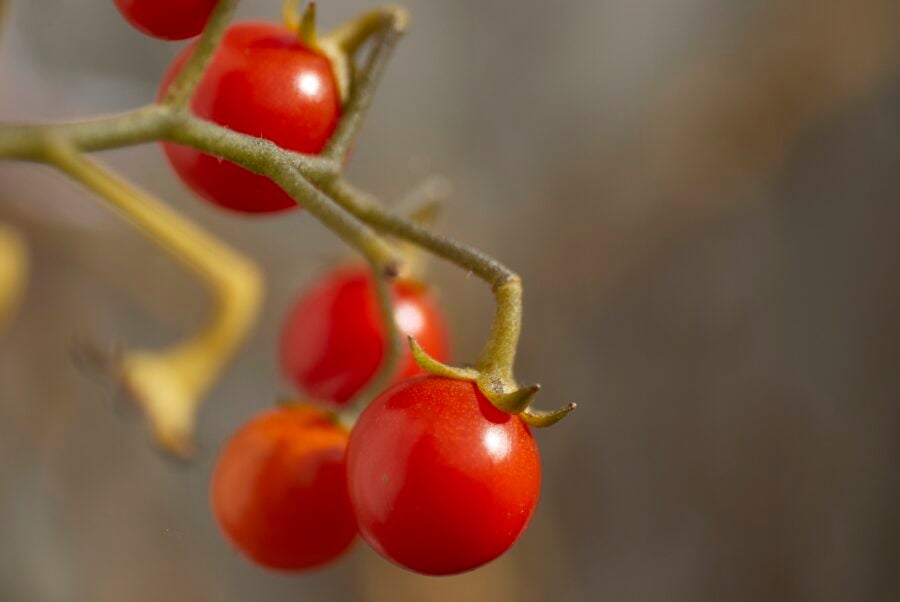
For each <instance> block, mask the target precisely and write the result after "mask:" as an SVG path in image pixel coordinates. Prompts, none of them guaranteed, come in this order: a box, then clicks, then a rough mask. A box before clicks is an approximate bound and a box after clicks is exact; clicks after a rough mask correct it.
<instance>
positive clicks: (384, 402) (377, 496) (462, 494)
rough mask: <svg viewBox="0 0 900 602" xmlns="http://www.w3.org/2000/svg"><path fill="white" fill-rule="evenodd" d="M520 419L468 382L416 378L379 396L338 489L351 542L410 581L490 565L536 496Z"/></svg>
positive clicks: (535, 471) (527, 436) (354, 441)
mask: <svg viewBox="0 0 900 602" xmlns="http://www.w3.org/2000/svg"><path fill="white" fill-rule="evenodd" d="M540 481H541V469H540V458H539V456H538V450H537V445H536V444H535V442H534V439H533V438H532V437H531V432H530V431H529V430H528V427H527V425H525V423H524V422H522V420H521V419H520V418H519V417H517V416H513V415H510V414H506V413H504V412H501V411H500V410H498V409H496V408H495V407H494V406H492V405H491V404H490V402H489V401H488V400H487V399H485V397H484V396H483V395H482V394H481V392H479V391H478V389H477V387H476V386H475V385H474V384H473V383H470V382H466V381H459V380H451V379H447V378H440V377H437V376H421V377H417V378H413V379H411V380H407V381H405V382H402V383H400V384H398V385H395V386H394V387H393V388H391V389H388V390H387V391H385V392H384V393H382V394H381V396H379V397H378V398H377V399H376V400H375V401H373V402H372V404H371V405H370V406H369V407H368V408H367V409H366V410H365V411H364V412H363V414H362V415H361V416H360V418H359V421H358V422H357V423H356V426H355V427H354V428H353V432H352V433H351V434H350V444H349V447H348V448H347V485H348V487H349V489H350V501H351V502H352V504H353V509H354V511H355V512H356V519H357V522H358V523H359V528H360V533H361V534H362V536H363V538H364V539H365V540H366V541H367V542H368V543H369V544H370V545H371V546H372V547H373V548H375V550H376V551H378V552H379V553H380V554H381V555H383V556H384V557H386V558H387V559H389V560H392V561H393V562H395V563H397V564H399V565H401V566H404V567H406V568H408V569H411V570H413V571H417V572H419V573H425V574H428V575H449V574H453V573H460V572H462V571H467V570H470V569H474V568H476V567H478V566H481V565H483V564H485V563H487V562H490V561H491V560H493V559H494V558H496V557H497V556H499V555H500V554H502V553H503V552H505V551H506V550H507V549H508V548H509V547H510V546H511V545H512V544H513V543H514V542H515V541H516V539H517V538H518V537H519V535H520V534H521V533H522V531H523V530H524V529H525V526H526V524H527V523H528V520H529V518H530V517H531V514H532V512H533V511H534V508H535V506H536V505H537V500H538V493H539V490H540Z"/></svg>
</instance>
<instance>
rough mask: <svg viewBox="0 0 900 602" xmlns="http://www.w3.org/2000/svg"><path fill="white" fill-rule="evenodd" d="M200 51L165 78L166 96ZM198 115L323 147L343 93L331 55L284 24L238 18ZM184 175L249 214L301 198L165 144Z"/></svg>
mask: <svg viewBox="0 0 900 602" xmlns="http://www.w3.org/2000/svg"><path fill="white" fill-rule="evenodd" d="M192 50H193V45H191V46H190V47H188V48H186V49H185V50H184V52H182V53H181V54H180V55H179V56H178V57H177V58H176V59H175V61H174V62H173V63H172V66H171V67H170V68H169V71H168V72H167V73H166V75H165V77H164V78H163V82H162V85H161V87H160V96H162V95H163V94H164V93H165V90H166V89H167V88H168V86H169V83H170V82H171V80H172V78H173V77H174V76H175V74H176V73H178V71H179V70H180V69H181V66H182V64H183V63H184V61H185V60H186V59H187V57H188V56H189V55H190V52H191V51H192ZM191 106H192V108H193V111H194V113H195V114H196V115H198V116H200V117H203V118H205V119H209V120H211V121H214V122H215V123H218V124H220V125H224V126H226V127H228V128H230V129H232V130H235V131H238V132H241V133H244V134H249V135H252V136H258V137H262V138H266V139H267V140H271V141H272V142H274V143H275V144H278V145H279V146H281V147H283V148H286V149H289V150H294V151H298V152H302V153H308V154H315V153H318V152H319V151H321V150H322V148H323V147H324V146H325V143H326V142H327V141H328V138H329V137H330V136H331V133H332V132H333V131H334V128H335V127H336V126H337V122H338V119H339V118H340V112H341V108H340V95H339V93H338V89H337V84H336V82H335V80H334V76H333V74H332V70H331V64H330V63H329V62H328V59H326V58H325V57H323V56H321V55H319V54H316V53H315V52H313V51H311V50H309V49H308V48H307V47H306V46H304V45H303V44H302V43H301V42H300V40H299V39H298V38H297V34H295V33H292V32H291V31H289V30H288V29H287V28H285V27H283V26H281V25H275V24H268V23H239V24H236V25H232V26H231V27H230V28H229V29H228V31H227V32H226V33H225V36H224V37H223V39H222V43H221V45H220V46H219V48H218V49H217V50H216V53H215V55H214V56H213V58H212V60H211V61H210V64H209V67H208V68H207V70H206V73H205V74H204V76H203V79H202V80H201V82H200V84H199V86H198V87H197V91H196V93H195V95H194V98H193V100H192V103H191ZM163 148H164V150H165V152H166V156H167V157H168V158H169V162H170V163H171V164H172V166H173V167H174V168H175V171H176V172H177V173H178V175H179V176H180V177H181V179H182V180H183V181H184V182H185V183H186V184H187V185H188V186H190V187H191V188H192V189H193V190H194V191H195V192H196V193H197V194H199V195H200V196H201V197H203V198H205V199H207V200H208V201H211V202H213V203H215V204H217V205H220V206H222V207H227V208H228V209H233V210H235V211H242V212H246V213H269V212H274V211H282V210H285V209H291V208H294V207H296V206H297V204H296V203H295V202H294V201H293V200H292V199H291V197H289V196H288V195H287V194H286V193H285V192H284V191H283V190H281V189H280V188H279V187H278V186H277V185H276V184H274V183H273V182H272V181H270V180H269V179H267V178H265V177H264V176H260V175H257V174H254V173H251V172H249V171H246V170H245V169H244V168H242V167H238V166H237V165H235V164H233V163H230V162H228V161H223V160H220V159H217V158H215V157H212V156H210V155H204V154H202V153H200V152H198V151H195V150H193V149H191V148H188V147H185V146H179V145H176V144H169V143H166V144H163Z"/></svg>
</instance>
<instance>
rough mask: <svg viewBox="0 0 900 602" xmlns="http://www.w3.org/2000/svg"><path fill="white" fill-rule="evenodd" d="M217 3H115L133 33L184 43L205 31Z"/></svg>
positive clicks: (177, 0)
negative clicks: (137, 32)
mask: <svg viewBox="0 0 900 602" xmlns="http://www.w3.org/2000/svg"><path fill="white" fill-rule="evenodd" d="M216 1H217V0H115V3H116V6H117V7H118V9H119V12H120V13H122V16H123V17H125V19H126V20H127V21H128V22H129V23H131V24H132V25H133V26H134V27H135V28H136V29H138V30H140V31H142V32H144V33H145V34H147V35H149V36H153V37H155V38H162V39H163V40H184V39H187V38H192V37H194V36H196V35H199V34H200V32H202V31H203V28H204V27H206V22H207V21H208V20H209V15H210V13H211V12H212V10H213V8H215V6H216Z"/></svg>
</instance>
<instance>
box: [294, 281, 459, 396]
mask: <svg viewBox="0 0 900 602" xmlns="http://www.w3.org/2000/svg"><path fill="white" fill-rule="evenodd" d="M391 290H392V293H393V296H394V317H395V319H396V321H397V327H398V329H399V330H400V331H401V332H403V333H404V334H406V335H410V336H413V337H415V338H416V340H417V341H418V342H419V344H420V345H422V347H423V348H424V349H425V350H426V351H428V352H429V353H430V354H431V355H432V356H433V357H435V358H437V359H439V360H442V361H443V360H446V359H447V355H448V342H447V340H448V337H447V331H446V326H445V321H444V317H443V315H442V314H441V311H440V309H439V307H438V305H437V302H436V301H435V299H434V297H433V296H432V295H431V294H430V293H429V292H428V289H427V288H426V287H425V286H424V285H423V284H421V283H419V282H415V281H411V280H403V279H398V280H395V281H394V282H393V283H391ZM386 346H387V343H386V333H385V328H384V325H383V324H382V319H381V314H380V312H379V307H378V300H377V297H376V293H375V285H374V283H373V281H372V274H371V271H370V270H369V269H368V268H367V267H366V266H346V267H342V268H340V269H337V270H334V271H332V272H331V273H329V274H327V275H325V276H324V277H323V278H321V279H320V280H318V281H317V282H316V283H315V284H313V286H312V287H311V288H310V289H309V290H308V291H306V292H305V293H304V294H302V295H301V296H300V297H299V298H298V299H297V301H296V302H295V303H294V305H293V307H292V308H291V309H290V311H289V313H288V316H287V319H286V320H285V323H284V326H283V328H282V331H281V344H280V353H279V356H280V362H281V369H282V372H283V373H284V375H285V376H286V377H287V378H288V379H289V380H290V381H291V382H292V383H293V384H294V386H295V387H297V389H298V390H300V391H301V392H304V393H306V394H307V395H310V396H311V397H313V398H314V399H316V400H322V401H330V402H332V403H335V404H339V405H340V404H344V403H346V402H348V401H349V400H350V399H352V398H353V396H354V395H355V394H356V393H358V392H359V391H360V390H361V389H362V388H363V387H364V386H365V385H366V383H367V382H369V379H371V378H372V376H373V375H374V374H375V372H376V371H377V370H378V367H379V366H380V365H381V362H382V358H383V357H384V356H385V352H386ZM402 354H403V356H402V358H401V359H400V362H399V366H398V368H397V373H396V375H395V378H394V382H396V381H399V380H403V379H406V378H409V377H410V376H414V375H416V374H421V372H422V369H421V368H420V367H419V366H418V364H416V362H415V361H414V360H413V358H412V355H411V354H410V353H409V350H408V348H407V346H406V345H403V348H402Z"/></svg>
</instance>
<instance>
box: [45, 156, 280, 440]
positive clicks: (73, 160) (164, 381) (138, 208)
mask: <svg viewBox="0 0 900 602" xmlns="http://www.w3.org/2000/svg"><path fill="white" fill-rule="evenodd" d="M47 158H48V159H47V160H48V162H49V163H50V164H51V165H53V166H54V167H56V168H57V169H59V170H60V171H62V172H63V173H65V174H67V175H69V176H70V177H71V178H73V179H74V180H76V181H77V182H79V183H80V184H82V185H83V186H84V187H85V188H87V189H89V190H91V191H92V192H94V193H95V194H97V195H98V196H99V197H101V198H102V199H104V200H106V201H107V202H109V203H110V205H112V207H114V208H115V209H116V210H117V211H118V212H120V213H121V214H122V215H123V216H124V217H126V218H127V219H128V220H129V221H131V222H132V223H133V224H134V225H135V226H137V227H138V228H139V229H140V230H141V231H142V232H143V233H144V234H145V235H146V236H147V237H148V238H150V239H151V240H152V241H153V242H155V243H156V244H158V245H160V246H161V247H163V248H164V249H165V250H166V251H168V252H169V253H170V254H171V255H172V256H173V257H175V258H177V259H178V260H179V261H181V262H182V263H183V264H184V265H185V266H186V267H188V268H189V269H191V270H192V271H193V272H194V273H196V274H197V276H199V277H200V279H201V280H202V281H203V282H204V283H205V284H206V285H207V287H208V288H209V290H210V292H211V293H212V295H213V297H214V303H215V311H214V313H213V315H212V317H211V318H210V320H209V322H208V323H207V325H206V326H205V327H204V328H202V329H201V330H200V331H199V332H197V333H196V334H194V335H192V336H190V337H188V338H187V339H185V340H184V341H182V342H180V343H178V344H176V345H173V346H172V347H169V348H167V349H163V350H154V351H144V350H129V351H125V352H123V353H122V354H121V355H120V356H119V357H117V358H115V360H114V361H115V369H116V371H117V372H118V374H119V375H120V377H121V379H122V381H123V383H124V385H125V387H126V388H127V389H128V391H129V392H130V394H131V395H132V396H133V397H134V399H135V400H136V401H137V402H138V404H139V405H140V406H141V408H142V409H143V410H144V412H145V413H146V415H147V417H148V418H149V420H150V423H151V426H152V429H153V434H154V436H155V437H156V439H157V441H158V442H159V443H160V444H161V445H162V446H163V447H164V448H165V449H167V450H168V451H170V452H172V453H175V454H177V455H179V456H187V455H189V454H190V452H191V449H192V436H193V431H194V422H195V420H196V415H197V411H198V409H199V407H200V404H201V402H202V401H203V398H204V397H205V395H206V393H207V392H208V391H209V389H210V387H211V386H212V384H213V383H214V382H215V380H216V379H217V378H218V377H219V376H220V375H221V373H222V371H223V370H224V368H225V367H226V366H227V364H228V362H229V361H230V360H231V358H232V357H233V355H234V354H235V352H236V351H237V349H238V348H239V347H240V345H241V343H243V341H244V339H245V338H246V336H247V334H248V333H249V332H250V330H251V328H252V326H253V324H254V322H255V320H256V316H257V314H258V310H259V305H260V301H261V298H262V293H263V278H262V275H261V273H260V272H259V269H258V268H257V267H256V265H255V264H253V263H252V262H251V261H250V260H248V259H247V258H245V257H243V256H242V255H240V254H239V253H238V252H237V251H235V250H234V249H232V248H230V247H229V246H227V245H226V244H225V243H223V242H221V241H219V240H217V239H216V238H214V237H213V236H212V235H211V234H209V233H208V232H206V231H204V230H202V229H201V228H199V227H198V226H196V225H194V224H193V223H191V222H190V221H188V220H187V219H186V218H185V217H183V216H181V215H179V214H178V213H176V212H175V211H174V210H172V209H170V208H169V207H167V206H166V205H164V204H162V203H161V202H159V201H158V200H156V199H155V198H153V197H151V196H150V195H149V194H147V193H145V192H143V191H142V190H140V189H138V188H136V187H134V186H133V185H131V184H130V183H128V182H126V181H125V180H123V179H120V178H118V177H117V176H115V175H114V174H113V173H112V172H110V171H108V170H107V169H106V168H104V167H102V166H101V165H100V164H99V163H96V162H94V161H92V160H90V159H88V158H87V157H85V156H84V155H81V154H79V153H78V152H77V151H75V150H73V149H71V148H68V147H66V146H65V145H54V146H52V147H50V148H49V149H48V152H47Z"/></svg>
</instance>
